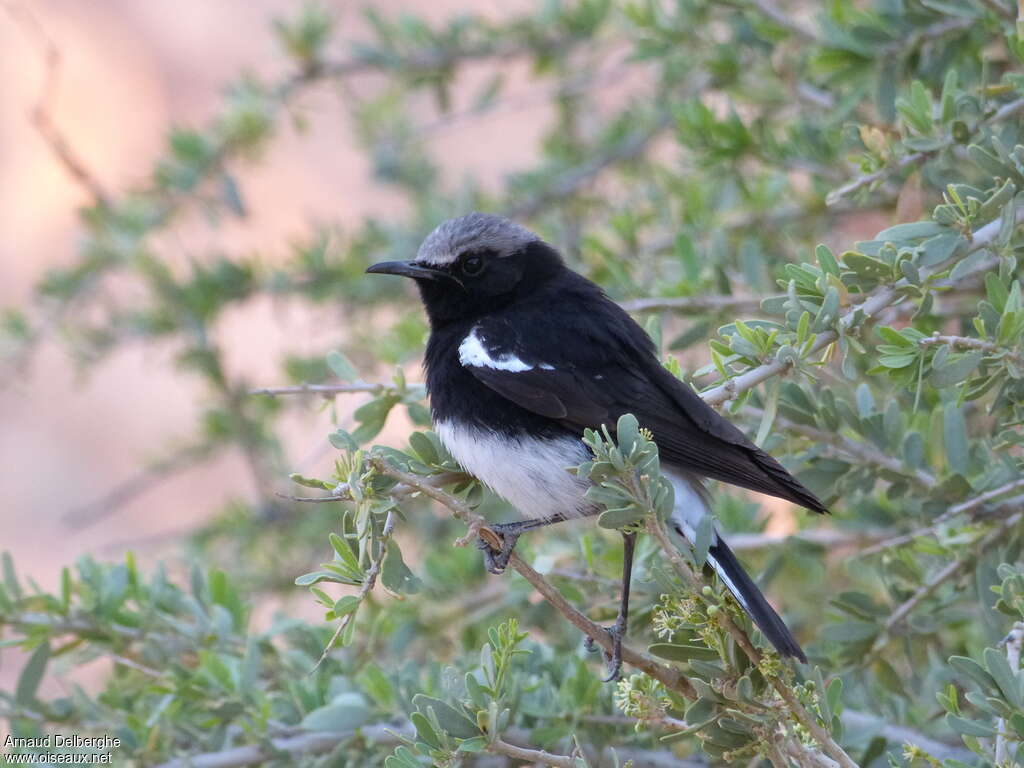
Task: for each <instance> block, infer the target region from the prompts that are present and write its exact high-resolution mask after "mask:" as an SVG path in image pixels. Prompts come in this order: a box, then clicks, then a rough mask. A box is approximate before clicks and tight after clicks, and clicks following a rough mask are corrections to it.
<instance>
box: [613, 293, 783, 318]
mask: <svg viewBox="0 0 1024 768" xmlns="http://www.w3.org/2000/svg"><path fill="white" fill-rule="evenodd" d="M766 298H768V297H763V296H762V297H760V298H759V297H756V296H668V297H665V298H660V297H650V298H641V299H630V300H628V301H621V302H619V306H621V307H622V308H623V309H624V310H626V311H627V312H659V311H661V310H665V309H668V310H672V311H674V312H679V313H680V314H690V313H693V314H700V313H702V312H725V311H730V312H757V311H758V310H759V309H761V302H762V301H764V300H765V299H766Z"/></svg>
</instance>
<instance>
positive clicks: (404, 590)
mask: <svg viewBox="0 0 1024 768" xmlns="http://www.w3.org/2000/svg"><path fill="white" fill-rule="evenodd" d="M380 579H381V582H382V583H383V584H384V586H385V587H387V588H388V589H390V590H391V591H392V592H397V593H400V594H407V595H412V594H416V593H417V592H419V591H420V589H422V587H423V583H422V582H421V581H420V580H419V579H418V578H417V577H416V575H415V574H414V573H413V572H412V571H410V570H409V567H408V566H407V565H406V564H405V561H404V560H402V550H401V549H399V547H398V544H396V543H395V541H394V539H391V540H389V541H388V551H387V554H386V555H385V556H384V565H383V567H382V568H381V572H380Z"/></svg>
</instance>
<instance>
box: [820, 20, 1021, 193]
mask: <svg viewBox="0 0 1024 768" xmlns="http://www.w3.org/2000/svg"><path fill="white" fill-rule="evenodd" d="M962 21H965V22H967V23H971V20H970V19H963V20H962ZM926 31H927V30H926ZM946 31H948V30H946ZM1022 109H1024V99H1017V100H1016V101H1011V102H1009V103H1007V104H1004V105H1003V106H1002V107H1000V108H999V109H997V110H996V111H995V112H993V113H992V114H991V115H990V116H989V117H987V118H985V119H984V120H981V121H980V122H979V123H978V124H977V126H975V132H976V131H977V130H978V129H980V128H983V127H985V126H988V125H992V124H993V123H998V122H1000V121H1002V120H1005V119H1006V118H1008V117H1012V116H1013V115H1016V114H1017V113H1018V112H1020V111H1021V110H1022ZM954 142H955V139H953V137H952V136H950V137H949V138H948V139H946V141H944V142H943V143H942V144H941V145H940V146H939V147H937V148H935V149H931V150H927V151H921V152H913V153H911V154H909V155H905V156H903V157H901V158H900V159H899V160H897V161H896V162H895V163H893V164H891V165H886V166H884V167H882V168H879V169H878V170H877V171H874V172H872V173H866V174H864V175H862V176H858V177H857V178H855V179H853V180H852V181H849V182H847V183H846V184H844V185H843V186H841V187H838V188H836V189H833V190H832V191H831V192H829V193H828V196H827V197H826V198H825V204H826V205H829V206H831V205H835V204H836V203H838V202H839V201H840V200H842V199H843V198H844V197H847V196H848V195H852V194H853V193H854V192H858V191H859V190H861V189H863V188H864V187H867V186H870V185H871V184H874V183H875V182H876V181H881V180H882V179H884V178H886V177H887V176H889V175H891V174H894V173H899V172H900V171H903V170H906V169H907V168H912V167H914V166H916V165H919V164H920V163H923V162H924V161H925V160H927V159H928V158H929V157H932V156H933V155H935V154H938V153H939V152H941V151H943V150H945V149H948V148H949V147H951V146H953V144H954Z"/></svg>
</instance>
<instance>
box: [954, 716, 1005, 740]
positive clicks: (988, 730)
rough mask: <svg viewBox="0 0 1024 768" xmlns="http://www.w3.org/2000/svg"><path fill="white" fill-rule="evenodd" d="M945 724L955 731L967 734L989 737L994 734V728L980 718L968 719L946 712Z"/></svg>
mask: <svg viewBox="0 0 1024 768" xmlns="http://www.w3.org/2000/svg"><path fill="white" fill-rule="evenodd" d="M946 725H948V726H949V727H950V728H952V729H953V730H954V731H955V732H956V733H963V734H966V735H967V736H981V737H984V738H991V737H993V736H995V735H996V729H995V728H993V727H992V726H991V725H989V724H988V723H983V722H981V721H980V720H968V719H967V718H964V717H960V716H959V715H953V714H947V715H946Z"/></svg>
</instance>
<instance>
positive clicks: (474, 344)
mask: <svg viewBox="0 0 1024 768" xmlns="http://www.w3.org/2000/svg"><path fill="white" fill-rule="evenodd" d="M459 362H460V363H462V364H463V365H464V366H475V367H477V368H491V369H493V370H496V371H509V372H510V373H522V372H523V371H532V370H533V368H534V366H532V365H530V364H529V363H524V362H523V361H522V360H520V359H519V358H518V357H516V356H515V355H513V354H511V353H508V354H504V355H492V354H491V352H490V351H489V350H488V349H487V347H485V346H484V343H483V340H482V339H481V338H480V337H479V336H478V335H477V329H476V328H474V329H473V330H472V331H470V332H469V335H468V336H467V337H466V338H465V339H463V340H462V343H461V344H460V345H459ZM536 367H538V368H541V369H543V370H545V371H553V370H554V366H552V365H549V364H547V363H540V364H539V365H538V366H536Z"/></svg>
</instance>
